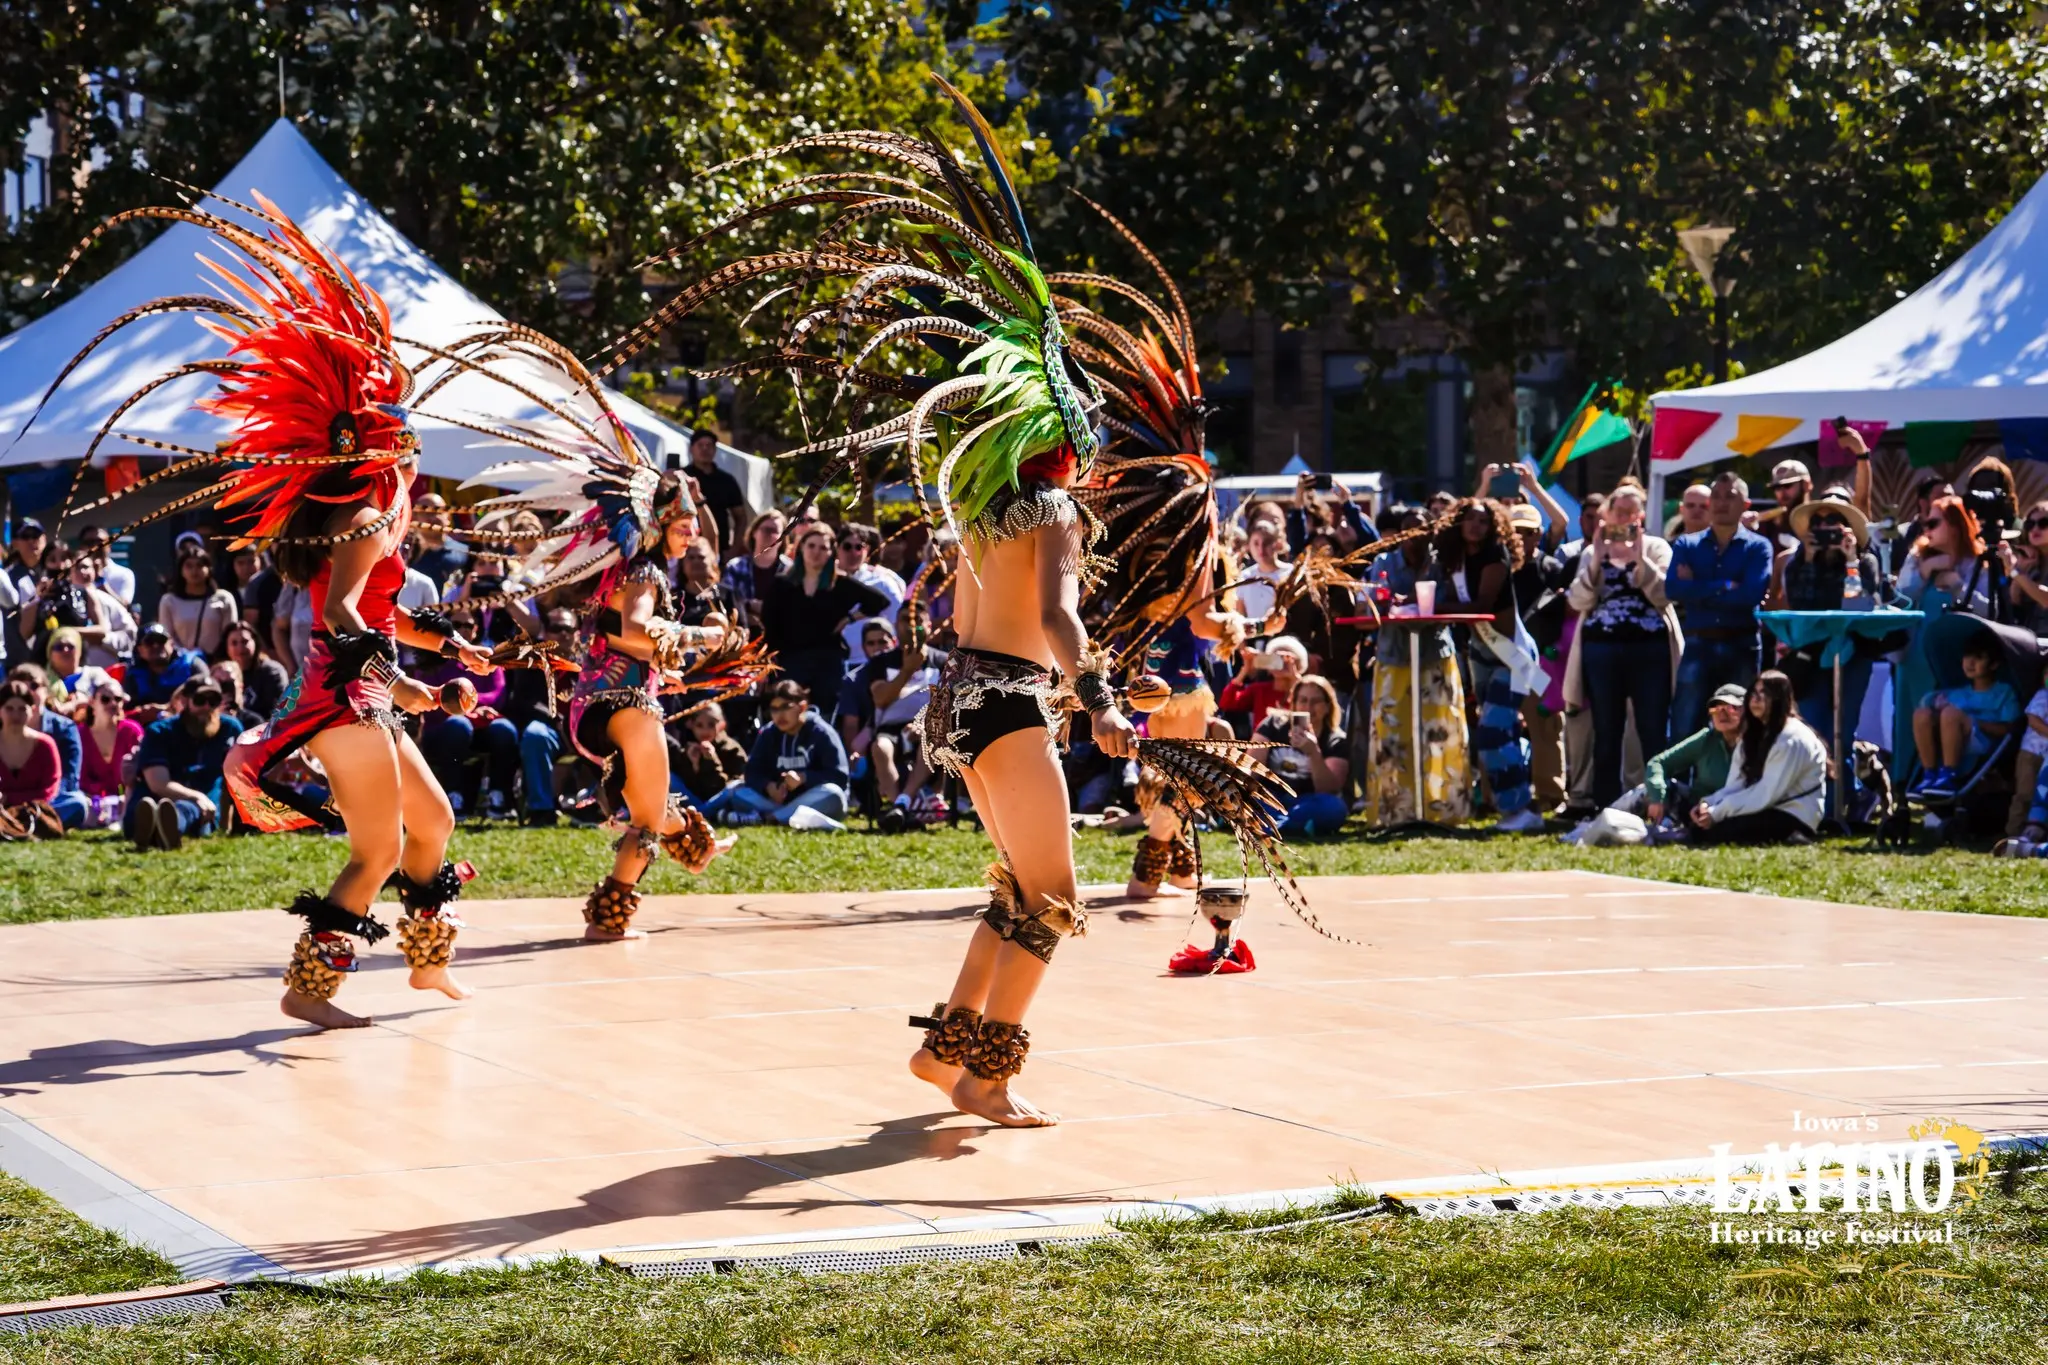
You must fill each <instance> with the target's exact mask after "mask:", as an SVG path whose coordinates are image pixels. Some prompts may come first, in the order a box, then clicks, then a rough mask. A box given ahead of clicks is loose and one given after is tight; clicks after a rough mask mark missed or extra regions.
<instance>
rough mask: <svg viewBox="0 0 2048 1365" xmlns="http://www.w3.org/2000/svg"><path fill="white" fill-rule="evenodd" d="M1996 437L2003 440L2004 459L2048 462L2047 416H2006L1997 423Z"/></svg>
mask: <svg viewBox="0 0 2048 1365" xmlns="http://www.w3.org/2000/svg"><path fill="white" fill-rule="evenodd" d="M1998 439H1999V440H2001V441H2004V442H2005V459H2006V463H2007V464H2010V463H2012V462H2013V461H2014V460H2040V461H2044V462H2048V417H2007V418H2003V419H2001V420H2000V422H1999V423H1998Z"/></svg>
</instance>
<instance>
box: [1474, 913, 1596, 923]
mask: <svg viewBox="0 0 2048 1365" xmlns="http://www.w3.org/2000/svg"><path fill="white" fill-rule="evenodd" d="M1599 918H1600V917H1599V916H1598V915H1495V916H1493V917H1492V918H1490V919H1488V920H1487V921H1486V922H1487V923H1488V924H1550V923H1554V922H1561V921H1563V920H1577V919H1599Z"/></svg>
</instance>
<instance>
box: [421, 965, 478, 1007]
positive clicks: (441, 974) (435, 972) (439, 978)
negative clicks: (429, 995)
mask: <svg viewBox="0 0 2048 1365" xmlns="http://www.w3.org/2000/svg"><path fill="white" fill-rule="evenodd" d="M406 984H407V985H408V986H411V987H412V988H413V989H414V990H416V991H439V992H441V994H443V995H445V996H447V997H448V998H449V999H450V1000H467V999H469V997H471V996H472V995H475V994H476V992H475V991H473V990H471V989H470V988H469V987H467V986H465V985H463V984H462V983H461V982H460V981H457V980H456V979H455V975H454V973H452V972H450V971H449V970H448V969H447V968H446V967H415V968H413V969H412V975H410V976H408V977H407V978H406Z"/></svg>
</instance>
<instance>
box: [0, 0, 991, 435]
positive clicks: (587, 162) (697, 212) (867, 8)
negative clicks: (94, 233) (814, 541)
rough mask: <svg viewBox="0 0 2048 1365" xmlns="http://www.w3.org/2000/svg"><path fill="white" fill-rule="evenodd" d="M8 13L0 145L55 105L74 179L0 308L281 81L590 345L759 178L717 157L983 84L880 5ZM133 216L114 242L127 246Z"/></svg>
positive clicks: (213, 158)
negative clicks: (660, 267) (727, 168)
mask: <svg viewBox="0 0 2048 1365" xmlns="http://www.w3.org/2000/svg"><path fill="white" fill-rule="evenodd" d="M5 13H6V16H7V18H6V22H7V24H8V25H9V28H8V29H7V31H6V37H7V38H8V39H10V40H13V41H12V42H11V43H10V44H9V45H7V46H6V48H5V56H4V57H0V61H4V63H5V65H4V67H0V71H4V72H5V74H6V75H7V76H8V77H9V80H8V81H7V83H6V84H5V85H4V86H0V147H13V146H15V145H16V144H17V143H18V142H19V138H20V135H21V134H22V133H23V132H24V131H25V130H26V129H27V127H28V126H29V122H30V120H31V119H32V118H34V117H35V116H36V115H37V114H39V113H44V112H48V111H52V110H56V111H58V112H59V116H60V120H61V122H62V123H63V125H64V126H65V127H66V128H67V129H70V130H72V136H71V137H70V138H69V139H68V140H66V141H65V142H64V144H63V146H62V147H61V148H60V154H59V158H58V164H57V165H56V166H55V167H54V168H53V178H54V179H56V180H57V181H58V182H59V183H61V184H64V185H65V186H67V187H69V186H71V185H72V184H73V183H74V182H75V184H76V187H77V188H76V190H75V192H71V193H67V194H66V195H64V196H63V197H62V198H60V199H59V200H57V201H56V202H54V203H52V204H51V205H50V206H49V207H48V208H47V209H45V210H44V211H42V212H39V213H35V214H32V215H30V216H29V217H28V218H27V220H26V221H25V222H24V223H23V224H22V225H21V227H20V229H19V230H18V231H16V232H14V233H12V234H0V280H4V281H5V293H4V296H0V309H4V311H5V315H6V316H5V318H4V325H7V326H13V325H19V323H21V322H22V321H25V320H27V319H28V318H30V317H32V316H34V315H35V314H37V313H38V312H40V311H41V310H42V309H44V308H47V307H50V306H53V305H54V304H55V303H56V302H61V301H62V299H63V298H64V297H68V296H69V295H70V293H72V292H74V291H75V290H77V289H79V288H82V287H84V286H85V285H87V284H89V283H90V281H91V280H92V279H93V278H95V277H96V276H97V275H98V274H100V273H103V272H104V271H106V270H108V269H111V268H112V267H113V266H115V265H117V264H118V263H119V262H120V260H121V259H122V251H121V250H120V245H121V243H118V242H117V243H116V244H114V245H113V246H111V247H107V248H102V249H100V250H98V251H96V252H94V253H93V254H92V255H91V256H89V257H88V258H87V260H86V262H85V263H84V267H85V268H84V269H82V270H81V271H79V272H78V273H77V274H76V275H74V276H73V277H72V278H71V279H70V280H68V281H67V282H66V288H65V290H64V292H63V293H61V294H60V295H58V296H57V297H56V298H54V299H45V298H43V297H42V295H43V290H44V288H45V286H46V283H47V281H48V280H49V279H50V277H51V275H52V273H53V272H54V270H55V267H56V266H57V265H58V263H60V262H61V261H62V260H63V259H64V256H65V253H66V252H68V251H69V249H70V248H71V246H72V245H73V244H74V243H75V242H76V241H77V240H78V239H79V238H80V237H82V236H83V235H84V233H85V232H86V231H87V230H89V229H90V228H91V227H92V226H93V225H95V224H96V223H98V222H99V221H100V220H102V219H103V218H105V217H106V216H108V215H109V214H111V213H113V212H116V211H118V210H120V209H123V208H127V207H130V206H133V205H135V204H138V203H143V202H148V201H152V200H161V198H162V197H163V196H164V195H165V193H166V189H165V187H164V186H163V185H162V184H161V183H160V182H157V181H155V180H153V179H152V178H151V177H152V175H161V176H166V177H169V178H172V179H175V180H179V181H183V182H186V183H188V184H197V185H212V184H213V183H215V182H216V181H217V180H218V179H219V178H220V177H221V176H222V175H223V174H225V173H226V172H227V171H228V169H229V168H230V167H231V166H232V165H233V164H234V162H235V161H236V160H237V159H239V158H240V157H241V156H242V154H243V153H245V152H246V151H247V150H248V149H249V147H250V146H252V145H253V144H254V143H255V142H256V140H257V139H258V138H259V137H261V136H262V134H263V132H264V130H265V129H266V128H267V127H268V126H269V124H270V122H271V120H272V119H274V118H275V117H276V116H277V110H278V107H279V103H280V99H281V100H282V103H283V106H284V108H285V110H286V112H287V114H288V115H289V116H290V117H291V118H292V119H293V120H294V121H295V122H296V123H297V124H298V125H299V127H300V128H301V130H302V131H303V132H304V133H305V134H306V136H307V138H308V139H309V140H310V141H311V142H312V143H313V145H314V146H315V147H316V148H317V149H319V151H320V152H321V154H322V155H323V156H325V157H326V158H327V159H328V161H329V162H330V163H331V164H333V165H334V167H335V168H336V170H337V171H339V172H340V173H341V175H342V176H343V177H344V178H345V179H347V180H348V181H349V182H350V183H351V184H352V185H353V186H354V187H355V188H356V189H357V190H358V191H360V192H361V193H362V194H363V195H364V196H365V197H366V198H367V199H369V200H370V202H371V203H373V204H375V205H376V206H377V207H378V208H379V209H381V210H382V211H384V212H385V213H386V214H388V215H389V216H390V217H391V218H392V220H393V222H394V223H395V224H396V225H397V226H398V228H399V229H400V231H402V232H404V233H405V234H406V235H407V236H408V237H409V238H411V239H412V240H413V241H415V242H416V243H418V244H419V245H420V246H421V247H422V248H423V249H425V250H426V251H427V252H428V253H429V254H430V255H432V256H433V257H434V259H435V260H436V261H437V262H438V263H439V264H440V265H441V266H442V267H443V268H444V269H446V270H447V271H449V273H450V274H452V275H453V276H454V277H455V278H456V279H457V280H459V281H461V282H462V283H463V284H464V285H466V286H468V287H469V288H470V289H472V290H474V291H476V292H477V293H478V294H479V295H481V296H482V297H484V298H485V299H487V300H489V301H490V302H491V303H492V304H494V305H495V306H497V307H499V308H500V309H502V310H503V311H504V312H505V313H507V314H508V315H509V316H511V317H512V318H514V319H516V320H518V321H520V322H524V323H528V324H530V325H532V326H535V327H538V328H540V329H542V330H544V331H547V332H549V333H551V334H553V335H556V336H559V337H561V338H562V339H563V340H565V341H567V342H569V343H570V344H572V345H574V346H576V347H578V348H579V349H581V350H584V351H586V352H589V351H595V350H596V349H597V347H598V346H599V345H600V344H601V343H602V342H603V341H604V340H606V339H608V338H609V337H611V336H613V335H616V334H617V333H618V332H619V331H621V330H623V329H624V328H625V327H627V326H629V325H630V324H631V323H632V322H634V321H636V320H638V319H639V318H640V317H642V316H644V315H645V314H646V313H647V312H649V311H651V308H652V306H653V301H654V298H655V297H656V292H658V290H659V288H660V286H661V281H659V280H652V281H650V280H649V279H648V278H647V277H646V276H645V274H644V272H643V271H642V269H641V263H642V262H643V261H644V260H645V259H646V258H647V257H649V256H651V255H653V254H655V253H656V252H658V251H660V250H661V249H662V248H663V247H665V246H667V245H670V244H672V243H674V242H675V241H677V240H680V239H684V238H688V237H690V236H692V235H693V234H695V233H697V232H699V231H700V230H701V229H702V228H704V227H705V226H706V225H708V224H709V223H711V222H713V221H715V220H716V219H718V218H720V217H722V216H724V215H726V214H728V213H730V212H732V211H733V210H735V209H736V208H737V207H738V206H740V205H741V204H742V203H744V202H745V201H746V200H747V199H748V198H749V196H751V195H754V194H757V193H759V192H760V191H761V190H763V189H764V188H765V187H766V186H768V185H769V184H772V183H773V181H774V174H775V172H774V168H773V167H772V166H768V165H756V166H749V167H744V168H741V169H739V170H737V171H735V172H734V173H732V174H728V175H722V176H719V177H715V178H707V176H706V174H705V173H706V172H707V171H708V170H709V169H711V168H712V167H713V166H716V165H718V164H719V163H721V162H725V161H729V160H731V159H733V158H736V157H740V156H744V155H746V154H748V153H752V152H756V151H760V150H762V149H764V148H767V147H770V146H773V145H775V144H777V143H780V142H782V141H786V140H787V139H789V138H791V137H794V136H797V135H800V134H802V133H807V132H813V131H816V130H818V129H820V128H826V127H835V126H847V125H853V126H862V125H866V126H879V127H915V126H917V125H919V124H920V123H927V122H936V121H938V120H940V119H941V118H943V117H944V109H945V106H944V103H943V100H942V99H941V98H939V97H938V96H937V95H936V93H935V92H934V91H933V90H932V89H931V88H930V86H929V83H928V81H927V79H926V75H927V71H928V70H930V69H938V70H942V71H948V72H954V73H955V74H957V75H959V77H960V79H961V80H962V82H963V84H965V85H967V86H968V88H969V89H970V90H973V91H975V92H977V93H982V94H985V93H986V92H987V91H988V90H989V89H991V88H996V89H999V88H1000V82H1001V80H1002V75H1001V71H1000V69H997V70H995V71H992V72H983V73H977V72H975V71H973V70H972V69H968V70H965V71H961V70H960V68H962V67H970V65H971V63H972V60H973V54H972V51H971V49H965V48H957V47H954V46H949V44H948V42H947V41H946V38H945V36H944V34H943V33H942V32H941V30H940V28H939V27H938V26H937V25H936V24H933V23H928V22H926V20H925V18H924V15H923V11H922V10H921V9H920V8H919V7H918V6H917V5H914V4H913V5H903V4H892V3H886V0H826V3H818V2H817V0H702V2H701V3H689V4H652V3H632V2H627V3H619V2H616V0H499V3H496V4H477V3H418V4H408V5H376V6H363V5H343V4H329V3H288V2H287V0H276V2H275V3H267V4H263V5H251V4H248V3H245V0H187V2H186V3H184V4H180V5H176V6H163V7H151V6H135V5H118V4H95V3H92V0H68V2H67V3H44V2H43V0H24V3H23V4H21V5H16V6H9V7H8V8H7V9H6V11H5ZM280 64H281V65H282V71H283V75H284V80H283V89H282V91H281V92H280V90H279V70H280ZM17 78H18V79H17ZM137 108H139V109H140V111H141V113H140V116H139V117H138V116H135V115H134V112H133V111H134V110H136V109H137ZM1021 127H1022V125H1021V122H1019V123H1016V124H1015V125H1014V126H1013V127H1012V129H1011V132H1012V134H1013V137H1014V136H1015V135H1017V134H1019V133H1020V132H1021ZM240 188H247V187H240ZM256 188H260V187H256ZM144 231H145V230H144V229H140V228H138V229H136V230H135V232H133V233H132V234H129V235H127V236H126V237H125V238H124V239H123V240H124V241H125V243H126V245H128V246H129V247H130V248H131V249H132V248H133V247H134V246H136V245H139V244H140V242H141V241H142V240H144ZM681 268H682V269H685V270H687V269H688V268H690V267H689V263H685V264H684V265H683V266H682V267H681ZM650 284H651V285H653V286H654V290H655V291H656V292H650ZM715 345H716V341H715V339H714V349H715ZM763 401H765V402H767V403H769V404H770V406H768V407H767V408H766V412H767V414H768V415H769V416H770V417H771V418H776V419H779V418H780V417H781V416H782V415H783V413H782V410H781V409H780V408H779V407H776V406H773V400H763Z"/></svg>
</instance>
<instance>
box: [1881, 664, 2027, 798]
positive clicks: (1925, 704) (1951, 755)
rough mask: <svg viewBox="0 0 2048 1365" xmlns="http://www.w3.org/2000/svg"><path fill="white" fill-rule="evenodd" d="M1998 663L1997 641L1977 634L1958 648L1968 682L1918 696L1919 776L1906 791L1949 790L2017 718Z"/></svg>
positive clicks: (1915, 718)
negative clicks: (1966, 685) (1961, 647)
mask: <svg viewBox="0 0 2048 1365" xmlns="http://www.w3.org/2000/svg"><path fill="white" fill-rule="evenodd" d="M1998 665H1999V657H1998V643H1997V641H1996V640H1994V639H1992V638H1990V637H1989V636H1984V635H1980V636H1978V637H1977V638H1976V639H1974V640H1972V641H1970V643H1969V644H1967V645H1965V646H1964V647H1963V676H1964V677H1965V678H1967V679H1969V682H1970V685H1969V686H1968V687H1956V688H1948V689H1944V690H1941V691H1936V692H1929V693H1928V694H1927V695H1926V696H1924V697H1922V698H1920V706H1919V708H1918V709H1917V710H1915V711H1914V712H1913V746H1914V748H1915V749H1917V750H1918V751H1919V756H1920V776H1919V777H1918V778H1916V779H1915V780H1914V782H1913V785H1912V786H1911V787H1909V788H1907V790H1908V792H1909V793H1911V794H1913V795H1916V796H1944V795H1949V794H1952V793H1953V792H1954V791H1955V789H1956V788H1957V787H1959V786H1961V785H1962V783H1963V779H1964V776H1965V774H1966V772H1967V771H1968V769H1970V768H1971V767H1974V766H1975V765H1976V764H1978V763H1981V762H1982V761H1983V760H1984V758H1985V756H1986V755H1987V754H1989V753H1990V752H1991V750H1992V748H1993V747H1994V746H1995V745H1996V744H1997V743H1998V741H1999V740H2000V739H2002V738H2003V737H2004V736H2005V733H2006V732H2007V731H2008V730H2010V729H2012V727H2013V723H2014V722H2015V721H2017V720H2018V719H2019V718H2020V699H2019V697H2018V695H2017V694H2015V693H2014V692H2013V690H2012V686H2011V684H2009V683H2004V682H2000V681H1999V679H1998Z"/></svg>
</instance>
